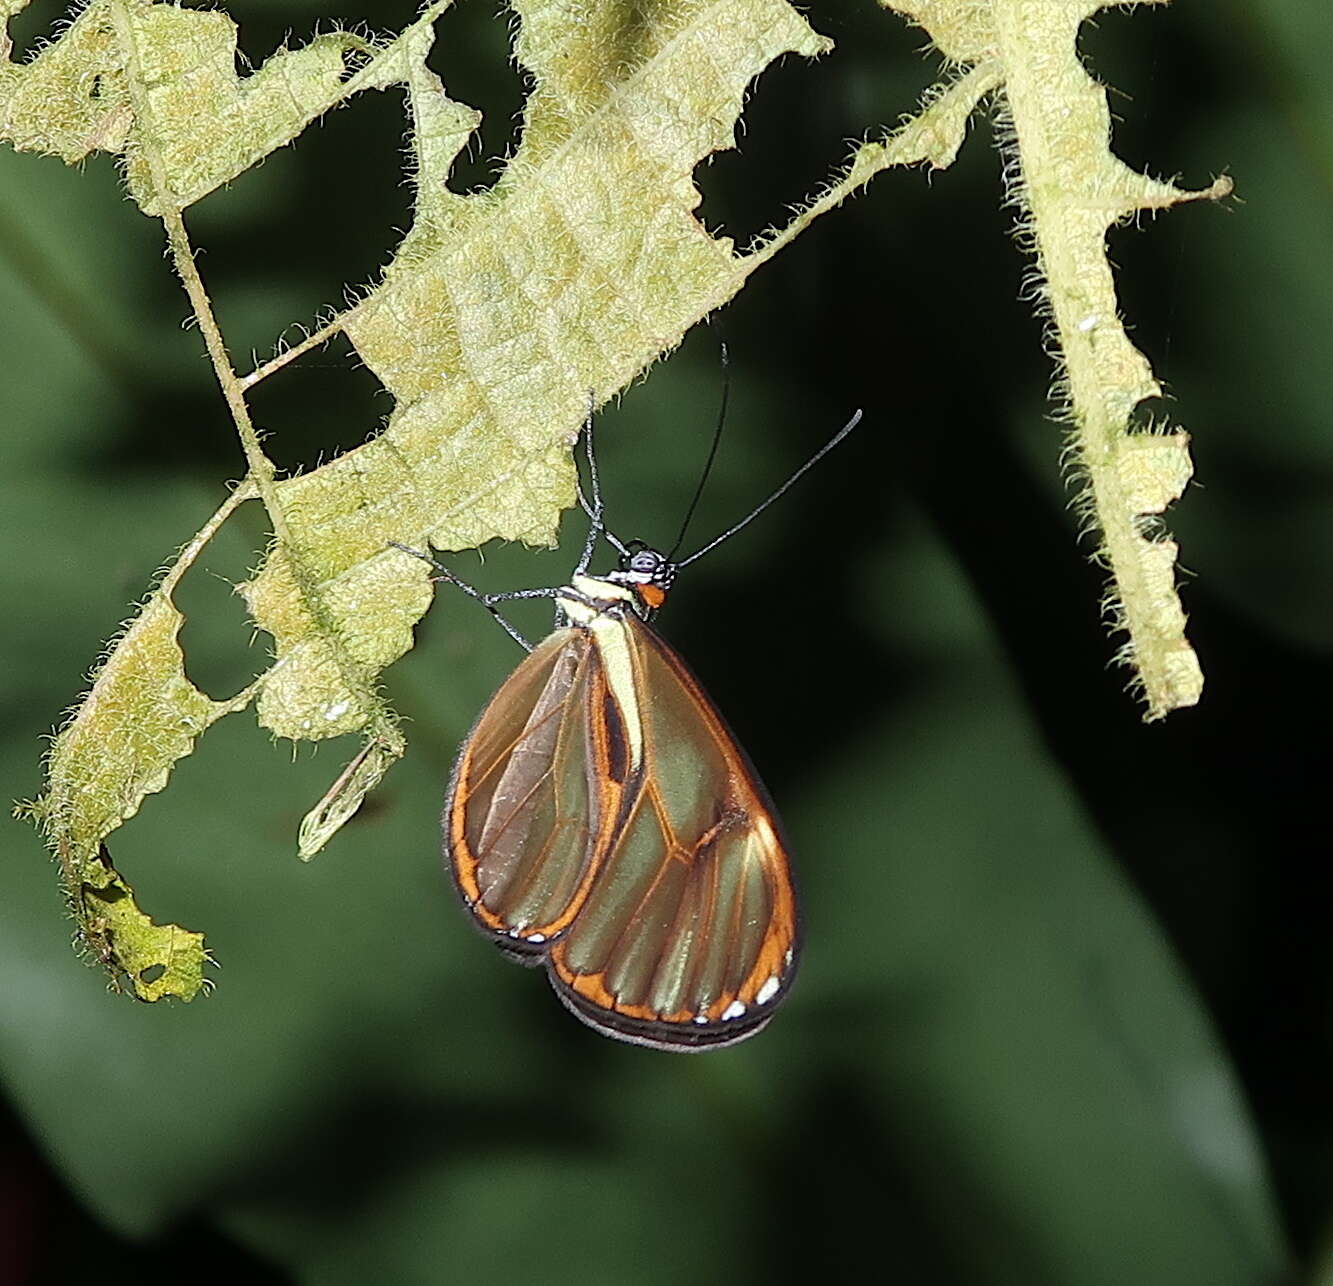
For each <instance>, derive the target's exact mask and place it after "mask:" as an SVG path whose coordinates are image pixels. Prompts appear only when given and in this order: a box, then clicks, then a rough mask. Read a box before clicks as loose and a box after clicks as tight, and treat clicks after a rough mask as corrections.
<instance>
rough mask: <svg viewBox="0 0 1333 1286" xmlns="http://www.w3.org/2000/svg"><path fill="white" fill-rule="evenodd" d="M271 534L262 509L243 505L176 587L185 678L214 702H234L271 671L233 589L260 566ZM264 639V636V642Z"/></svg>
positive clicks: (252, 627) (240, 601) (242, 602)
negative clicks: (255, 679)
mask: <svg viewBox="0 0 1333 1286" xmlns="http://www.w3.org/2000/svg"><path fill="white" fill-rule="evenodd" d="M267 540H268V532H267V528H266V526H265V523H264V516H263V509H262V508H261V507H260V506H259V505H258V504H254V503H252V504H245V505H242V506H241V507H240V508H239V509H238V510H237V511H236V512H235V513H234V514H232V516H231V517H230V519H228V521H227V522H226V523H225V524H224V525H223V527H222V529H221V530H220V531H219V532H218V533H217V535H216V536H214V537H213V539H212V541H211V542H210V543H209V545H208V546H207V548H205V549H204V551H203V552H202V553H201V554H200V555H199V557H198V559H196V561H195V563H194V565H193V566H192V567H191V568H190V569H189V570H188V571H187V572H186V573H185V576H184V577H183V578H182V580H181V583H180V585H179V586H177V588H176V592H175V594H174V595H173V601H174V602H175V604H176V607H177V609H178V610H179V611H180V612H181V614H182V615H183V616H184V617H185V622H184V624H183V625H182V626H181V630H180V636H179V639H180V646H181V652H182V655H183V656H184V666H185V677H186V678H187V679H189V681H190V682H191V683H193V684H194V685H195V687H197V688H198V689H199V690H200V691H201V692H204V693H206V694H207V695H208V696H210V697H212V698H213V700H215V701H222V700H226V699H227V698H229V697H233V696H235V695H236V693H237V692H239V691H240V690H241V689H242V688H244V687H245V686H246V685H247V684H248V683H249V682H250V681H251V679H253V678H254V677H255V676H256V675H257V674H259V673H261V672H262V671H263V670H265V669H266V668H267V667H268V653H267V650H266V649H265V648H264V646H263V643H262V642H261V641H259V640H256V639H255V638H254V633H255V630H254V624H253V623H252V622H251V620H250V618H249V616H248V614H247V613H246V610H245V603H244V601H243V600H242V599H241V597H240V595H239V594H237V593H236V592H235V591H234V590H233V588H232V587H233V586H234V585H236V584H239V583H240V582H242V581H244V580H247V579H248V578H249V576H250V574H251V571H252V569H253V568H255V567H257V566H258V565H259V560H260V557H261V555H262V553H263V550H264V546H265V545H266V544H267ZM262 638H263V636H261V639H262Z"/></svg>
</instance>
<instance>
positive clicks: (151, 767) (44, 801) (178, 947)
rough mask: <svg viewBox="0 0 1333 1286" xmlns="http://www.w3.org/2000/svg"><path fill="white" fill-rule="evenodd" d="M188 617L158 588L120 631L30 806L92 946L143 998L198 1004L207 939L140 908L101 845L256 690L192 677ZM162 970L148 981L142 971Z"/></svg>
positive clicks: (54, 749)
mask: <svg viewBox="0 0 1333 1286" xmlns="http://www.w3.org/2000/svg"><path fill="white" fill-rule="evenodd" d="M182 622H183V617H182V616H181V614H180V613H179V612H178V611H177V610H176V608H175V606H174V605H173V603H172V602H171V598H170V593H169V589H168V588H167V587H166V586H164V587H163V588H161V589H159V590H158V591H157V592H156V593H155V594H154V595H153V596H152V598H151V599H149V601H148V603H147V604H146V605H145V606H144V608H143V609H142V611H141V612H140V613H139V616H138V617H137V618H136V619H135V620H134V622H133V623H132V624H131V625H130V627H129V628H128V629H127V630H126V631H125V633H124V634H123V635H122V636H121V638H120V640H119V641H118V642H117V643H116V645H115V647H114V648H113V649H112V651H111V653H110V655H109V656H108V658H107V660H106V662H105V663H104V664H103V666H102V668H101V669H100V670H99V671H98V673H97V675H96V677H95V679H94V681H93V686H92V690H91V691H90V692H89V693H88V695H87V697H86V698H84V701H83V703H82V705H81V706H80V707H79V709H78V712H77V713H76V714H75V716H74V718H73V719H72V720H71V721H70V722H69V723H68V724H67V725H66V726H65V728H64V729H63V730H62V731H61V732H60V734H59V735H58V736H57V737H56V739H55V744H54V745H53V746H52V749H51V756H50V770H49V774H48V778H47V789H46V793H45V794H44V795H43V796H42V797H41V799H39V800H38V801H37V803H36V804H34V805H33V808H32V811H33V813H34V815H35V816H36V817H37V819H38V820H39V821H40V823H41V825H42V828H43V829H44V830H45V832H46V834H47V838H48V840H49V841H50V844H51V847H52V849H53V851H54V852H55V855H56V859H57V861H58V863H59V866H60V873H61V880H62V883H63V885H64V888H65V893H66V896H67V897H68V898H69V900H70V903H71V905H72V906H73V908H74V910H75V913H76V915H77V918H78V922H79V927H80V932H81V934H82V936H83V938H84V940H85V942H86V944H87V946H88V948H89V949H90V951H91V952H92V953H93V954H94V955H95V956H97V958H98V959H100V960H102V961H103V962H104V963H105V964H106V965H107V966H108V968H110V969H111V970H112V972H113V976H114V975H120V976H123V977H124V978H128V979H129V982H130V984H131V985H132V986H133V988H134V990H135V992H136V994H138V995H140V996H141V997H142V998H143V999H145V1000H155V999H157V998H158V997H159V996H162V995H165V994H168V993H170V994H172V995H176V996H180V997H181V998H182V999H184V1000H189V999H191V998H192V997H193V996H194V995H195V994H196V993H197V992H198V990H199V988H200V986H201V985H202V983H203V974H202V967H203V962H204V955H203V939H202V938H201V937H200V935H199V934H195V933H189V932H187V931H186V930H184V929H181V928H178V927H177V926H176V925H165V926H163V925H156V924H154V923H153V922H152V921H151V920H150V919H149V918H148V917H147V916H146V915H145V914H144V913H143V912H142V911H140V910H139V908H138V906H137V905H136V903H135V901H134V897H133V893H132V891H131V890H130V887H129V885H128V884H127V883H126V882H125V881H124V880H123V879H122V878H121V877H120V875H119V874H117V872H116V871H115V870H114V868H113V867H112V866H111V864H110V859H109V857H108V855H107V853H106V849H105V846H104V843H103V841H104V840H105V839H106V836H107V835H109V834H110V833H111V831H113V830H114V829H115V828H116V827H117V826H119V825H120V824H121V822H123V821H124V820H125V819H126V818H129V817H132V816H134V814H135V813H136V812H137V811H138V809H139V805H140V804H141V803H142V802H143V799H144V797H145V796H147V795H149V794H152V793H153V792H154V791H158V790H161V789H162V787H163V786H165V785H166V782H167V777H168V775H169V774H170V772H171V768H172V765H173V764H174V763H175V762H176V760H178V759H180V758H181V757H183V756H184V755H188V754H189V753H190V752H191V751H192V750H193V749H194V743H195V739H196V738H197V737H198V736H199V734H200V733H202V732H203V731H204V730H205V729H206V728H207V727H208V726H209V725H210V724H211V723H213V722H214V721H215V720H217V719H220V718H221V717H222V716H223V715H224V714H229V713H230V712H231V711H232V710H236V709H239V708H241V707H242V706H244V705H245V704H247V703H248V701H249V699H250V697H249V693H248V692H247V693H243V694H240V695H239V696H238V697H236V698H234V699H233V700H231V701H213V700H212V699H211V698H209V697H207V696H205V695H204V694H203V693H202V692H200V691H199V689H198V688H196V687H195V686H194V685H193V684H192V683H191V682H190V681H189V679H187V678H186V677H185V666H184V657H183V656H182V654H181V649H180V643H179V640H178V635H179V633H180V627H181V624H182ZM153 965H161V966H163V967H164V970H165V971H164V972H163V973H162V974H161V975H160V976H157V977H154V978H151V979H149V980H145V979H144V978H143V977H142V976H141V975H142V973H143V971H144V970H145V969H149V968H151V966H153Z"/></svg>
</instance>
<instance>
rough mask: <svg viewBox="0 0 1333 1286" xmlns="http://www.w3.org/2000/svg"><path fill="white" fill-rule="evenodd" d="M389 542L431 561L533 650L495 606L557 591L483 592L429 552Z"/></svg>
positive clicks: (518, 641) (517, 641) (516, 640)
mask: <svg viewBox="0 0 1333 1286" xmlns="http://www.w3.org/2000/svg"><path fill="white" fill-rule="evenodd" d="M389 544H390V545H392V546H393V548H394V549H401V550H402V551H403V553H405V554H411V555H412V556H413V557H414V558H420V559H421V560H422V561H423V562H427V563H429V564H430V565H431V566H432V567H434V568H435V570H436V571H438V572H439V573H440V575H441V576H442V577H443V579H445V580H447V581H448V582H449V583H450V584H451V585H456V586H457V587H458V588H459V589H461V590H462V591H463V593H464V594H466V595H467V596H468V597H469V598H475V599H476V600H477V602H478V603H480V604H481V605H482V607H484V608H485V609H486V610H487V611H488V612H489V613H490V614H491V615H492V616H493V617H495V619H496V620H497V621H499V622H500V626H501V628H502V629H503V630H504V632H505V633H506V634H508V635H509V637H510V638H511V639H513V640H514V642H515V643H517V644H518V645H519V647H521V648H522V649H523V650H524V651H525V652H531V651H532V644H531V643H529V642H528V640H527V639H525V638H524V637H523V635H521V634H520V633H519V632H518V631H517V630H516V629H515V628H514V627H513V626H512V625H511V624H510V623H509V621H508V620H507V619H506V618H505V617H504V615H503V614H502V613H501V612H500V611H499V609H498V608H497V607H496V606H495V604H496V603H499V602H503V601H505V600H506V599H510V598H534V597H542V598H546V597H551V596H553V595H554V593H555V591H554V590H539V591H537V592H536V593H535V594H533V593H530V592H529V591H526V590H518V591H517V592H515V593H510V594H483V593H482V592H481V590H479V589H477V588H476V586H474V585H469V584H468V583H467V581H465V580H460V579H459V578H458V577H457V576H455V575H454V574H453V572H451V571H450V570H449V569H448V568H447V567H446V566H445V565H444V564H443V563H442V562H439V561H438V560H437V559H434V558H432V557H431V556H430V555H429V554H423V553H422V552H421V550H419V549H413V548H412V547H411V545H403V544H400V543H399V542H398V541H396V540H391V541H389Z"/></svg>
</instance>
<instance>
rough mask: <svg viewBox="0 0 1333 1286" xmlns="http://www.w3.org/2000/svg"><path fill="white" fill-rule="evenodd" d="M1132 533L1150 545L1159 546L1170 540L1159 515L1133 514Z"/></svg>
mask: <svg viewBox="0 0 1333 1286" xmlns="http://www.w3.org/2000/svg"><path fill="white" fill-rule="evenodd" d="M1134 531H1135V532H1136V533H1137V535H1138V536H1139V538H1140V539H1142V540H1146V541H1147V542H1148V543H1149V544H1150V545H1160V544H1163V543H1165V542H1166V541H1169V540H1170V539H1171V533H1170V531H1168V530H1167V526H1166V521H1165V520H1164V519H1163V517H1162V515H1161V514H1135V515H1134Z"/></svg>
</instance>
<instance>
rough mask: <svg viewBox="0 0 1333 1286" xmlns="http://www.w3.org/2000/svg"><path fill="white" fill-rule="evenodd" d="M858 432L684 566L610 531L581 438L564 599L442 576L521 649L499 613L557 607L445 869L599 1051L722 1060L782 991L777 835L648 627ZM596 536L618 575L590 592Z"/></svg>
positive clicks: (474, 748)
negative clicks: (687, 576)
mask: <svg viewBox="0 0 1333 1286" xmlns="http://www.w3.org/2000/svg"><path fill="white" fill-rule="evenodd" d="M859 419H860V412H859V411H858V412H857V414H856V415H855V416H854V417H853V418H852V420H851V421H850V422H849V423H848V424H847V425H845V426H844V428H843V429H842V430H841V431H840V432H839V433H838V434H837V435H835V437H834V438H833V439H831V440H830V441H829V442H828V443H827V444H826V445H825V446H824V447H823V448H822V449H821V450H820V451H819V452H818V453H817V454H816V455H815V456H813V457H812V458H811V459H810V460H809V461H807V462H806V464H805V465H804V466H803V467H802V468H801V469H800V470H798V471H797V472H796V473H795V474H793V475H792V476H791V477H790V478H789V479H788V480H787V482H786V483H784V484H783V486H782V487H780V488H779V489H778V490H777V491H775V492H774V493H773V494H772V495H771V496H769V497H768V499H767V500H765V501H764V502H763V504H761V505H760V506H758V507H757V508H756V509H755V510H753V511H752V512H751V513H750V514H749V515H748V516H747V517H746V518H744V519H743V520H742V521H741V522H739V523H737V524H735V526H734V527H732V528H730V529H729V530H728V531H726V532H724V533H723V534H722V535H721V536H719V537H717V538H716V539H715V540H713V541H711V542H710V543H709V544H707V545H706V546H704V547H703V548H702V549H700V550H698V551H697V552H696V553H694V554H692V555H690V556H689V557H688V558H684V559H681V560H680V561H679V562H677V561H673V559H672V557H671V556H670V555H669V554H667V553H663V552H661V551H659V550H657V549H654V548H652V547H651V546H649V545H647V544H645V543H644V542H642V541H631V542H629V543H622V542H621V541H619V540H618V539H617V538H616V537H615V536H613V535H612V534H611V533H610V532H609V531H607V530H606V528H605V526H604V525H603V523H602V516H601V498H600V492H599V490H598V485H597V474H596V464H595V460H594V458H593V452H592V445H591V424H589V426H588V428H587V430H586V431H585V443H586V446H587V454H588V463H589V471H590V476H591V483H592V494H593V501H592V504H591V505H589V504H588V503H587V502H586V501H583V503H584V508H585V510H587V512H588V514H589V517H590V518H591V519H592V525H591V529H590V531H589V534H588V540H587V542H586V544H585V547H584V551H583V556H582V558H581V559H580V562H579V564H578V567H577V568H576V569H575V572H574V574H573V576H572V577H571V579H570V582H569V584H568V585H564V586H560V587H556V588H550V589H533V590H518V591H511V592H509V593H504V594H481V593H480V592H479V591H477V590H475V589H474V588H473V587H472V586H470V585H467V584H466V583H465V582H463V581H461V580H459V579H458V578H457V577H456V576H454V575H453V574H452V573H451V572H449V571H448V570H447V569H446V568H441V569H440V570H442V571H443V572H444V573H445V578H446V579H448V580H450V581H452V582H453V583H454V584H456V585H458V586H459V587H460V588H461V589H463V590H464V591H465V592H466V593H468V594H470V595H471V596H472V597H474V598H477V599H478V600H480V601H481V602H482V604H483V605H484V606H485V607H486V608H487V609H488V610H489V611H491V612H492V614H493V615H495V616H496V618H497V619H498V620H499V621H500V623H501V624H502V625H503V626H504V628H505V629H506V630H507V631H508V632H509V633H510V634H511V635H512V636H513V637H514V638H515V639H516V640H517V641H518V642H519V643H520V644H522V645H523V646H524V647H525V648H528V647H529V645H528V644H527V641H526V640H525V639H523V638H522V636H521V635H519V634H518V633H517V631H516V630H514V629H513V627H512V626H511V625H510V624H509V623H508V621H506V620H505V618H504V617H503V616H501V614H500V612H499V611H498V609H497V608H496V604H497V603H498V602H501V601H506V600H511V599H516V598H537V597H543V598H551V599H554V601H555V605H556V614H557V625H556V628H555V630H554V632H553V633H551V634H550V635H549V636H548V637H547V638H546V639H545V640H544V641H543V642H541V643H540V644H538V645H537V646H536V647H531V648H529V651H528V655H527V657H526V658H525V659H524V660H523V661H521V662H520V663H519V665H518V667H517V668H516V669H515V670H514V671H513V673H512V674H511V675H510V676H509V677H508V678H507V679H506V680H505V681H504V683H503V684H501V686H500V688H499V690H498V691H497V692H496V693H495V695H494V696H493V697H492V698H491V700H490V701H489V703H488V704H487V705H486V707H485V709H484V710H483V711H482V712H481V715H480V717H479V718H478V719H477V721H476V723H475V724H474V726H473V728H472V730H471V732H469V733H468V735H467V738H466V739H465V740H464V742H463V743H462V746H461V748H460V750H459V753H458V758H457V761H456V763H455V765H454V770H453V774H452V777H451V780H450V783H449V788H448V794H447V797H446V800H445V805H444V814H443V819H442V822H443V830H444V853H445V861H446V863H447V866H448V869H449V871H450V873H451V874H452V877H453V882H454V884H455V886H456V888H457V890H458V892H459V894H460V896H461V897H462V900H463V903H464V905H465V906H466V908H467V910H468V912H469V914H470V915H471V917H472V920H473V922H474V923H475V924H476V926H477V927H478V928H480V929H481V930H482V931H483V932H484V933H485V934H486V935H487V936H489V937H490V938H491V939H492V940H493V941H495V942H496V943H497V945H499V946H500V948H501V949H502V950H503V951H504V952H505V954H506V955H508V956H510V957H511V958H513V959H516V960H518V961H520V962H521V963H525V964H530V965H535V966H543V967H544V968H545V969H546V973H547V976H548V978H549V979H550V982H551V985H552V986H553V987H554V989H555V992H556V994H557V995H558V996H559V997H560V999H561V1000H562V1001H563V1002H564V1004H565V1005H566V1006H567V1007H568V1008H569V1009H570V1010H571V1011H572V1012H573V1013H574V1014H575V1016H576V1017H578V1018H580V1019H582V1021H583V1022H585V1023H587V1024H588V1025H589V1026H590V1027H592V1028H594V1029H596V1030H597V1031H599V1032H601V1033H603V1034H604V1035H607V1036H611V1037H614V1038H615V1039H617V1040H623V1041H629V1042H631V1043H633V1044H637V1045H645V1046H648V1047H650V1048H653V1049H662V1050H672V1051H702V1050H710V1049H720V1048H723V1047H725V1046H728V1045H734V1044H735V1043H736V1042H738V1041H741V1040H745V1039H746V1038H748V1037H750V1036H753V1035H754V1034H755V1033H756V1032H758V1031H760V1030H761V1029H762V1028H763V1027H764V1026H765V1025H766V1024H767V1023H768V1021H769V1020H770V1018H772V1016H773V1013H774V1010H775V1009H776V1008H777V1006H778V1004H779V1003H780V1002H781V1001H782V999H783V998H784V997H785V996H786V995H787V993H788V991H789V990H790V988H791V985H792V980H793V978H794V977H795V974H796V967H797V962H798V959H799V955H800V917H799V912H798V908H797V901H796V894H795V890H794V888H793V883H792V872H791V861H790V858H789V855H788V847H787V842H786V839H785V837H784V835H783V832H782V827H781V824H780V823H779V821H778V818H777V814H776V812H775V810H774V808H773V805H772V802H771V801H770V799H769V797H768V794H767V792H766V791H765V789H764V786H763V784H762V783H761V782H760V780H759V777H758V775H757V774H756V772H755V770H754V768H753V766H752V765H751V763H750V761H749V759H748V758H747V756H746V754H745V752H744V750H742V749H741V747H740V745H739V744H738V743H737V741H736V738H735V737H734V736H733V735H732V733H731V731H730V729H729V728H728V727H727V724H726V722H725V720H724V719H723V718H722V716H721V714H719V713H718V710H717V707H716V706H715V705H714V704H713V702H712V701H711V700H710V699H709V697H708V695H707V694H706V693H705V691H704V690H703V688H702V686H701V685H700V683H699V681H698V679H696V678H695V677H694V675H693V674H692V673H691V672H690V670H689V667H688V666H687V665H686V664H685V662H684V661H683V660H682V659H681V658H680V656H679V654H678V653H677V652H676V651H675V650H674V649H673V648H672V647H671V645H670V644H669V643H667V642H666V641H665V640H664V639H663V638H662V637H661V635H659V634H658V633H657V631H656V630H655V629H654V628H653V626H652V624H651V621H652V619H653V617H654V615H655V613H656V612H657V611H658V609H659V608H661V607H662V606H663V604H664V603H665V601H666V598H667V594H668V592H669V591H670V590H671V588H672V585H673V582H674V581H675V578H676V573H677V571H678V570H679V569H680V568H682V567H684V566H685V565H686V564H688V563H691V562H693V561H694V560H695V559H696V558H699V557H701V556H702V555H703V554H705V553H707V552H708V551H709V550H710V549H712V548H714V547H715V546H716V545H718V544H720V543H721V542H722V541H723V540H725V539H727V538H728V537H729V536H731V535H733V534H735V532H737V531H739V530H740V528H741V527H743V526H745V525H746V523H748V522H750V521H751V520H752V519H753V518H755V517H757V516H758V514H759V513H761V512H762V511H763V510H764V509H765V508H767V507H768V505H769V504H771V503H772V502H773V501H774V500H776V499H777V498H778V496H780V495H781V494H782V493H783V492H784V491H785V490H786V489H787V488H788V487H790V486H791V485H792V483H794V482H795V481H796V479H797V478H799V477H800V476H801V474H803V473H804V472H805V471H806V469H809V468H810V467H812V466H813V465H814V464H815V463H816V461H818V460H819V459H820V458H821V457H822V456H823V454H824V453H825V452H827V451H829V450H831V449H832V448H833V447H834V446H836V445H837V443H838V442H840V441H841V440H842V438H843V437H844V436H846V434H848V433H849V432H851V430H852V429H853V428H854V427H855V426H856V424H857V423H858V421H859ZM714 450H716V438H715V440H714ZM711 459H712V457H711V456H710V463H711ZM705 476H706V475H705ZM700 489H702V481H701V482H700ZM698 494H699V493H698V492H696V495H695V501H696V502H697V500H698ZM580 500H583V496H582V492H581V491H580ZM690 512H691V513H692V512H693V504H692V505H691V509H690ZM688 522H689V516H688V515H687V518H686V525H688ZM684 531H685V527H684V526H682V529H681V536H682V537H683V535H684ZM599 536H604V537H605V538H606V539H607V540H608V541H610V543H612V544H613V545H614V546H615V547H616V549H617V550H618V551H619V554H620V560H619V565H618V566H617V567H616V568H615V569H614V570H612V571H609V572H607V573H606V574H605V575H602V576H593V575H589V574H588V566H589V563H590V561H591V557H592V553H593V550H594V548H595V545H596V541H597V539H598V537H599ZM679 543H680V541H679V539H678V541H677V545H679ZM397 548H399V549H402V550H404V551H405V552H408V553H416V551H415V550H412V549H410V548H409V547H407V546H403V545H399V546H397ZM418 556H422V555H418ZM431 561H432V562H433V561H434V560H431ZM436 566H437V567H438V566H439V564H436Z"/></svg>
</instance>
